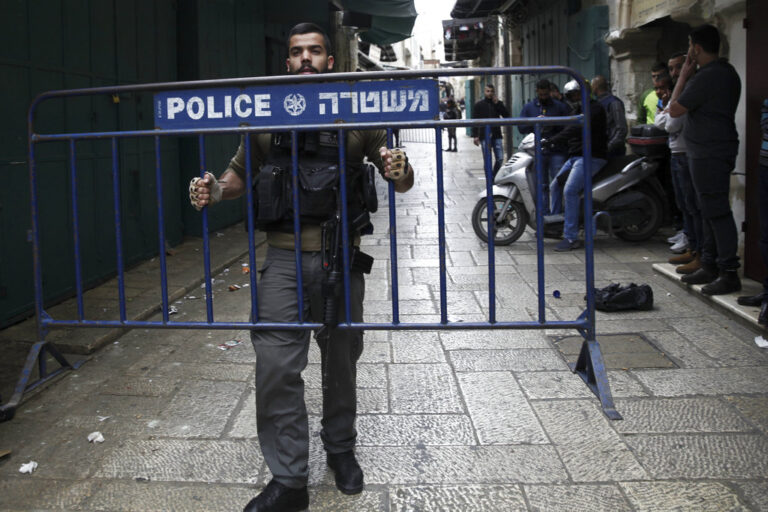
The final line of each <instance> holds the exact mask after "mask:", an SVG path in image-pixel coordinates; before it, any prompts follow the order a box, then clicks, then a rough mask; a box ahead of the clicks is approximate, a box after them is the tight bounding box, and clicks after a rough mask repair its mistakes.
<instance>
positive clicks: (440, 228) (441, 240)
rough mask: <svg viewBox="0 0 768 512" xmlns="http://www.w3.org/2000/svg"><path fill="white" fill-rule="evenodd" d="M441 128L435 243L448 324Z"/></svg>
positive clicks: (437, 142) (444, 319) (437, 147)
mask: <svg viewBox="0 0 768 512" xmlns="http://www.w3.org/2000/svg"><path fill="white" fill-rule="evenodd" d="M441 131H442V128H439V127H437V128H435V160H436V162H437V241H438V251H439V253H440V254H439V257H440V323H441V324H445V323H448V297H447V290H446V277H445V273H446V264H445V197H444V193H445V190H444V185H443V136H442V133H441Z"/></svg>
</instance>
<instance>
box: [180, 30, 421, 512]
mask: <svg viewBox="0 0 768 512" xmlns="http://www.w3.org/2000/svg"><path fill="white" fill-rule="evenodd" d="M333 64H334V58H333V56H332V51H331V45H330V41H329V39H328V36H327V35H326V34H325V32H324V31H323V30H322V29H321V28H320V27H318V26H317V25H314V24H312V23H300V24H298V25H296V26H295V27H293V29H291V31H290V32H289V34H288V58H287V59H286V68H287V72H288V73H290V74H294V75H304V74H315V73H326V72H331V71H332V70H333ZM335 133H336V132H320V133H316V135H317V139H316V140H315V142H314V143H312V144H310V143H309V142H307V141H308V140H309V137H310V136H311V135H312V134H311V133H307V134H301V135H302V137H301V138H300V139H299V144H301V145H302V147H301V148H298V151H299V173H300V174H301V173H303V172H304V169H310V170H311V172H313V173H317V172H318V171H322V170H323V169H327V170H328V171H329V172H331V171H333V172H338V171H337V168H338V155H339V142H338V141H337V140H336V135H335ZM346 136H347V140H346V149H347V150H346V156H347V169H348V171H347V172H348V173H349V176H354V175H355V173H356V172H362V169H360V165H361V164H362V162H363V158H364V157H367V158H368V160H369V161H371V162H373V163H374V164H375V165H376V166H377V167H378V168H379V170H380V173H381V175H382V176H383V177H384V179H386V180H390V181H392V182H394V188H395V190H396V191H397V192H405V191H407V190H409V189H410V188H411V187H412V186H413V182H414V177H413V169H412V168H411V167H410V166H409V165H408V162H407V158H406V159H405V160H404V166H402V164H400V165H397V166H396V165H395V164H393V160H392V159H393V155H392V152H391V151H390V150H389V149H387V148H386V147H385V146H386V132H385V131H384V130H367V131H349V132H346ZM250 137H251V162H252V167H253V169H254V175H256V174H257V173H259V171H260V170H262V172H261V175H260V181H259V182H258V183H257V185H256V190H255V191H254V196H256V194H257V193H258V197H259V200H260V202H263V201H264V200H265V198H268V199H267V200H269V201H272V204H273V205H274V204H286V205H288V204H290V201H288V200H287V197H283V196H284V195H285V194H287V192H285V193H278V195H280V196H281V197H274V195H275V194H274V191H275V190H281V189H283V190H284V187H269V186H268V180H267V179H262V176H263V175H265V174H268V175H270V176H273V175H274V171H275V169H278V170H279V169H290V168H291V165H292V164H291V151H292V147H291V142H290V137H285V136H282V135H281V134H268V133H264V134H254V135H251V136H250ZM245 161H246V157H245V145H244V142H243V141H241V143H240V146H239V148H238V150H237V153H236V154H235V156H234V157H233V158H232V160H231V161H230V163H229V166H228V168H227V170H226V171H225V172H224V173H223V174H222V176H221V177H220V178H219V179H218V180H217V179H216V178H215V177H214V176H213V175H212V174H210V173H206V175H205V177H204V178H202V179H201V178H195V179H193V180H192V183H191V184H190V200H191V202H192V204H193V206H195V207H196V208H198V209H200V208H202V207H204V206H207V205H213V204H215V203H217V202H219V201H221V200H222V199H235V198H237V197H240V196H241V195H243V194H244V193H245V187H246V186H248V185H247V184H246V182H245ZM401 166H402V168H399V167H401ZM395 167H398V169H397V171H398V172H394V171H395V170H396V169H395ZM265 169H266V170H265ZM307 172H310V171H307ZM337 180H338V178H337ZM362 181H363V180H362V178H361V179H359V180H356V181H353V179H352V178H350V183H352V184H350V185H349V187H350V190H349V199H348V208H349V211H350V214H352V212H358V213H359V212H360V210H362V211H363V212H366V211H367V208H368V207H367V206H366V201H365V200H364V195H365V191H364V190H360V185H354V183H358V184H359V183H362ZM335 183H336V182H334V183H332V184H331V185H329V186H327V187H326V189H328V190H326V189H322V190H320V189H318V190H314V189H313V194H315V195H314V196H313V197H314V198H315V200H314V201H308V202H306V203H305V202H302V204H301V206H300V212H301V249H302V254H301V265H302V276H303V287H304V288H303V297H304V303H303V304H298V303H297V290H296V287H297V275H296V265H297V262H296V255H295V249H294V247H295V240H294V235H293V233H294V231H293V210H292V208H290V207H287V206H286V207H285V208H284V209H282V210H281V211H280V213H279V214H276V215H275V218H276V219H277V220H273V221H272V222H270V223H268V224H266V225H263V229H264V230H265V231H266V236H267V244H268V250H267V255H266V260H265V262H264V265H263V267H262V269H261V278H260V280H259V287H258V301H259V302H258V305H259V313H258V321H259V322H267V323H269V322H277V323H286V322H290V323H294V322H298V321H299V308H301V309H302V310H303V312H304V318H305V319H311V320H310V321H315V322H323V321H324V320H323V315H324V311H323V305H324V302H325V299H327V298H328V297H329V293H330V295H335V300H337V301H341V303H342V304H343V301H344V299H343V297H340V294H341V291H340V290H335V291H334V290H333V289H331V290H330V291H329V290H328V284H327V283H328V274H327V271H326V269H325V267H324V265H323V262H324V260H326V257H327V254H325V253H324V252H323V250H322V249H323V246H324V245H325V244H323V240H327V238H326V235H328V233H327V232H326V230H325V228H324V227H323V226H327V222H328V221H330V220H331V219H333V218H335V216H336V214H337V209H336V208H337V207H336V206H333V205H334V204H335V203H336V199H335V198H336V195H335V194H336V193H335ZM262 185H263V186H262ZM317 193H325V194H326V195H325V196H324V197H323V199H322V200H320V198H319V197H318V196H317ZM300 197H303V196H300ZM329 204H330V205H331V206H330V207H329V206H328V205H329ZM331 210H332V211H331ZM260 211H261V210H260ZM256 213H257V212H252V214H254V215H256ZM323 219H327V221H325V220H323ZM255 220H256V221H257V222H260V221H263V219H261V218H258V217H257V218H256V219H255ZM321 223H322V224H321ZM334 232H336V230H334ZM359 235H360V233H359V232H353V231H352V228H350V238H354V240H355V242H353V247H351V248H350V250H351V251H353V252H354V251H357V250H358V249H357V245H359ZM337 238H338V237H337ZM335 246H336V245H334V247H335ZM363 256H364V255H363ZM326 261H327V260H326ZM363 272H364V270H360V269H356V268H355V265H354V264H353V265H352V268H351V269H350V277H351V279H350V310H351V321H352V322H362V321H363V294H364V287H365V282H364V279H363ZM336 288H338V287H336ZM338 309H339V310H340V311H339V320H340V321H345V314H344V308H338ZM316 338H317V342H318V345H319V346H320V353H321V361H322V364H321V367H322V370H321V371H322V375H323V388H322V389H323V418H322V430H321V432H320V438H321V440H322V443H323V447H324V448H325V451H326V460H327V463H328V466H329V467H330V468H331V469H332V470H333V472H334V473H335V479H336V487H337V488H338V489H339V490H340V491H341V492H343V493H345V494H357V493H359V492H361V491H362V490H363V472H362V469H361V468H360V466H359V464H358V463H357V460H356V458H355V454H354V447H355V442H356V437H357V432H356V430H355V418H356V414H357V404H356V385H357V370H356V363H357V360H358V358H359V357H360V354H361V353H362V350H363V334H362V332H361V331H356V330H341V329H333V328H330V329H328V330H327V331H326V334H325V335H324V336H322V337H321V336H320V335H319V334H318V333H316ZM251 341H252V343H253V346H254V349H255V351H256V355H257V361H256V419H257V429H258V438H259V444H260V446H261V450H262V453H263V455H264V459H265V461H266V463H267V466H268V468H269V470H270V472H271V473H272V476H273V478H272V480H271V481H270V482H269V483H268V484H267V486H266V487H265V488H264V489H263V490H262V492H261V493H260V494H259V495H258V496H256V497H255V498H254V499H253V500H251V501H250V502H249V503H248V505H247V506H246V507H245V512H256V511H258V512H265V511H270V512H272V511H274V512H276V511H280V512H291V511H299V510H304V509H305V508H307V506H308V503H309V497H308V492H307V481H308V472H309V427H308V419H307V408H306V404H305V402H304V381H303V380H302V377H301V372H302V371H303V370H304V368H305V367H306V366H307V352H308V349H309V341H310V333H309V331H307V330H273V331H266V330H254V331H251Z"/></svg>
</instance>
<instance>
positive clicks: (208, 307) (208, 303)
mask: <svg viewBox="0 0 768 512" xmlns="http://www.w3.org/2000/svg"><path fill="white" fill-rule="evenodd" d="M197 143H198V148H199V153H200V177H201V178H205V172H206V171H205V135H203V134H202V133H201V134H200V135H198V137H197ZM203 266H204V267H205V268H204V271H205V313H206V318H207V319H208V323H212V322H213V286H212V283H211V241H210V236H209V234H208V207H207V206H206V207H205V208H203Z"/></svg>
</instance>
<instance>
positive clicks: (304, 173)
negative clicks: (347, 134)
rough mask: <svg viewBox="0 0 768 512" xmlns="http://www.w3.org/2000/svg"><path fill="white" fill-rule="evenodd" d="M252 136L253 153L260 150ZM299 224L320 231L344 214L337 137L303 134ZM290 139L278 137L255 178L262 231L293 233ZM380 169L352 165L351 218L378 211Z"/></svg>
mask: <svg viewBox="0 0 768 512" xmlns="http://www.w3.org/2000/svg"><path fill="white" fill-rule="evenodd" d="M255 137H256V135H251V147H256V146H255V144H256V139H255ZM297 139H298V164H299V168H298V193H299V219H300V221H301V224H302V225H305V224H314V225H319V224H321V223H322V222H324V221H326V220H328V219H330V218H332V217H334V216H336V215H337V214H338V215H340V214H341V210H340V208H339V201H340V197H341V191H340V182H341V180H340V174H339V164H338V162H339V143H338V137H337V134H336V133H335V132H302V133H299V134H298V137H297ZM291 149H292V148H291V135H290V133H275V134H273V135H272V140H271V142H270V151H269V153H268V154H267V156H266V158H265V159H264V162H263V164H262V165H261V168H259V169H252V176H254V184H253V192H254V193H253V198H254V219H255V225H256V228H257V229H261V230H264V231H282V232H285V233H293V231H294V229H293V217H294V210H293V186H292V184H291V182H292V169H293V162H292V157H291ZM375 173H376V168H375V166H373V165H372V164H366V165H363V164H361V163H359V162H358V163H354V164H353V163H350V162H347V165H346V176H347V212H348V218H349V219H353V218H356V217H357V216H359V215H360V214H361V213H363V212H370V213H373V212H375V211H376V210H377V207H378V200H377V197H376V188H375V178H376V177H375Z"/></svg>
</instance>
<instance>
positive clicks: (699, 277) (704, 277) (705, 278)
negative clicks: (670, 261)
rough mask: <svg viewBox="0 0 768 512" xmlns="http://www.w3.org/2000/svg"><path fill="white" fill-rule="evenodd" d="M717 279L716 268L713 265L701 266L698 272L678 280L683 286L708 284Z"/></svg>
mask: <svg viewBox="0 0 768 512" xmlns="http://www.w3.org/2000/svg"><path fill="white" fill-rule="evenodd" d="M715 279H717V267H716V266H714V265H707V264H706V263H705V264H703V265H702V266H701V268H700V269H699V270H697V271H696V272H694V273H692V274H688V275H685V276H683V277H682V279H680V280H681V281H682V282H684V283H685V284H708V283H711V282H712V281H714V280H715Z"/></svg>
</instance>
